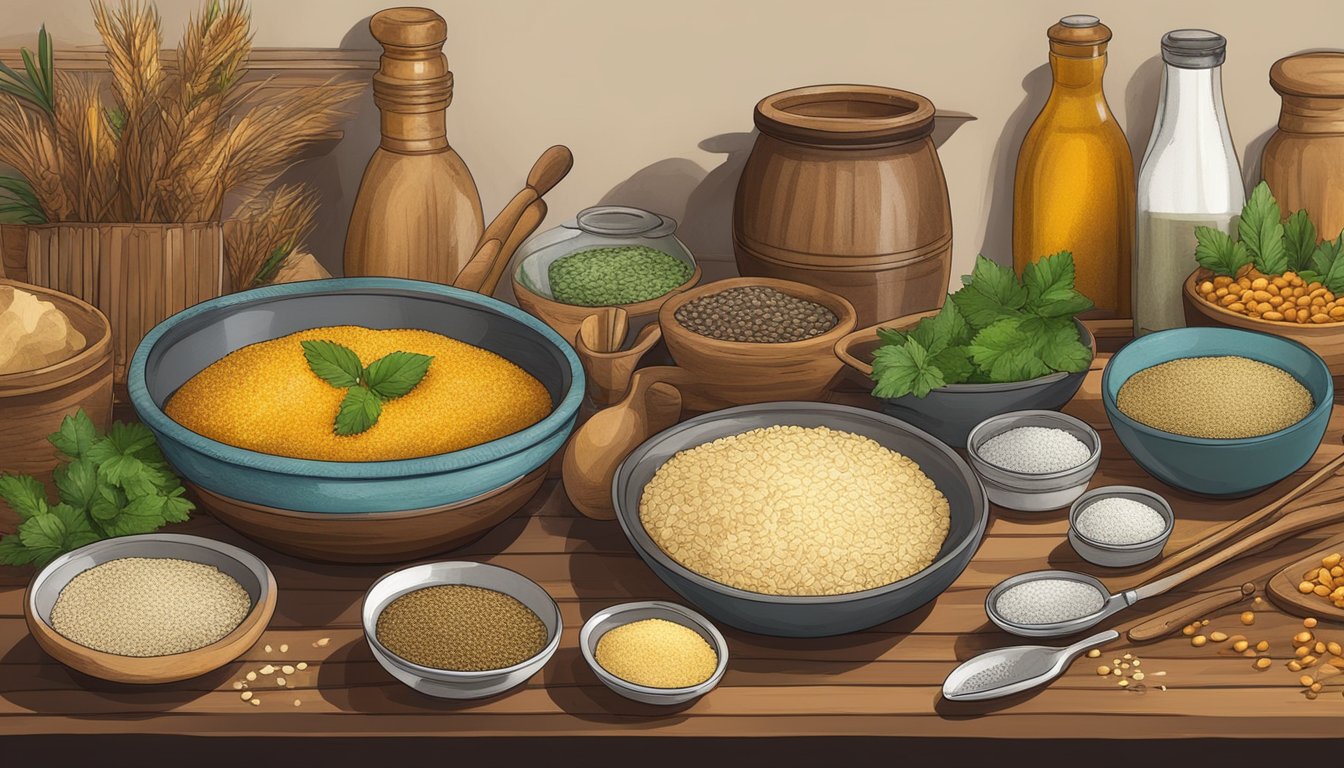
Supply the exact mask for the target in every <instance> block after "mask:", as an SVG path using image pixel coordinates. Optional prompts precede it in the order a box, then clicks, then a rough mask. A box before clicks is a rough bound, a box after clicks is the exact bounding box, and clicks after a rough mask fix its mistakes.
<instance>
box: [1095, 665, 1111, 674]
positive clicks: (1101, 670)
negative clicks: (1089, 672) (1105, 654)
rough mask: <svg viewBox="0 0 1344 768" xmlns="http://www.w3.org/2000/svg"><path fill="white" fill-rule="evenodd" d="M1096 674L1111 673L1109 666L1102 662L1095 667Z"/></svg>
mask: <svg viewBox="0 0 1344 768" xmlns="http://www.w3.org/2000/svg"><path fill="white" fill-rule="evenodd" d="M1097 674H1098V675H1102V676H1105V675H1109V674H1111V668H1110V667H1108V666H1106V665H1105V664H1102V665H1101V666H1100V667H1097Z"/></svg>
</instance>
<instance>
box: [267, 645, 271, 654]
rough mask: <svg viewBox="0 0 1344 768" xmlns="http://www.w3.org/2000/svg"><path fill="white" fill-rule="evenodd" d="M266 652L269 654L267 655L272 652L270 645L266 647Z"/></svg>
mask: <svg viewBox="0 0 1344 768" xmlns="http://www.w3.org/2000/svg"><path fill="white" fill-rule="evenodd" d="M266 652H267V653H270V652H271V646H269V645H268V646H266Z"/></svg>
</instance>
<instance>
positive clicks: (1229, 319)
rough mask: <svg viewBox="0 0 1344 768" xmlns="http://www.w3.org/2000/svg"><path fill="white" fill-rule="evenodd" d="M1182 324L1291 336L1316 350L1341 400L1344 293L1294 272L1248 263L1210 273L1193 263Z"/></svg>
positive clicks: (1186, 284) (1187, 281)
mask: <svg viewBox="0 0 1344 768" xmlns="http://www.w3.org/2000/svg"><path fill="white" fill-rule="evenodd" d="M1182 298H1183V299H1184V301H1185V324H1186V325H1188V326H1191V327H1200V326H1214V327H1217V326H1222V327H1226V328H1241V329H1243V330H1247V331H1259V332H1260V333H1269V334H1273V335H1275V336H1282V337H1284V338H1288V339H1292V340H1293V341H1296V342H1298V343H1300V344H1302V345H1304V346H1306V347H1308V348H1309V349H1311V351H1313V352H1315V353H1316V354H1318V355H1320V356H1321V358H1322V359H1323V360H1325V364H1326V365H1327V366H1328V367H1329V368H1330V375H1331V376H1333V377H1334V379H1335V384H1336V386H1335V392H1336V395H1335V400H1336V402H1341V403H1344V397H1342V396H1341V393H1340V385H1341V384H1344V296H1336V295H1335V294H1333V293H1331V292H1330V291H1328V290H1326V288H1325V287H1324V286H1322V285H1321V284H1319V283H1314V282H1313V283H1308V282H1307V281H1305V280H1303V279H1302V278H1301V277H1298V276H1297V275H1296V274H1294V273H1292V272H1285V273H1284V274H1282V275H1264V274H1261V273H1260V272H1258V271H1256V270H1254V269H1250V270H1247V271H1245V272H1244V274H1241V275H1238V276H1237V277H1236V278H1232V277H1226V276H1222V277H1214V275H1213V273H1211V272H1209V270H1207V269H1203V268H1200V269H1197V270H1195V271H1194V272H1192V273H1190V276H1189V277H1187V278H1186V280H1185V285H1184V286H1183V288H1182Z"/></svg>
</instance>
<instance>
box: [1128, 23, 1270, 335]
mask: <svg viewBox="0 0 1344 768" xmlns="http://www.w3.org/2000/svg"><path fill="white" fill-rule="evenodd" d="M1226 54H1227V40H1226V39H1225V38H1224V37H1223V36H1222V35H1219V34H1217V33H1214V32H1209V31H1207V30H1203V29H1178V30H1175V31H1173V32H1168V33H1167V34H1165V35H1163V36H1162V60H1163V61H1164V62H1165V64H1166V67H1165V72H1164V74H1163V78H1162V92H1161V95H1160V96H1159V99H1158V107H1157V117H1156V119H1155V120H1154V121H1153V135H1152V138H1151V139H1149V141H1148V150H1147V151H1146V152H1145V153H1144V155H1143V164H1142V165H1141V166H1140V168H1139V181H1138V184H1137V187H1136V189H1137V192H1138V201H1137V206H1136V208H1135V211H1136V214H1137V216H1136V223H1137V228H1138V237H1137V238H1136V245H1137V250H1136V252H1135V254H1134V273H1133V274H1134V286H1133V287H1134V334H1135V335H1136V336H1141V335H1143V334H1146V333H1152V332H1153V331H1160V330H1164V329H1166V328H1179V327H1181V326H1183V325H1185V314H1184V310H1183V309H1182V306H1181V286H1182V285H1183V283H1184V282H1185V279H1186V277H1188V276H1189V275H1190V273H1191V272H1192V271H1193V270H1194V269H1195V267H1197V266H1198V265H1197V264H1196V262H1195V227H1199V226H1205V227H1213V228H1215V229H1221V230H1223V231H1225V232H1227V233H1229V234H1231V233H1233V232H1234V229H1235V227H1236V221H1235V219H1236V217H1237V215H1238V214H1239V213H1240V212H1241V206H1242V204H1243V203H1244V202H1245V201H1246V188H1245V186H1243V184H1242V180H1241V167H1240V166H1239V165H1238V164H1237V153H1236V150H1235V148H1234V147H1233V146H1232V133H1231V131H1229V130H1228V127H1227V114H1226V113H1225V111H1224V109H1223V81H1222V64H1223V59H1224V58H1225V57H1226Z"/></svg>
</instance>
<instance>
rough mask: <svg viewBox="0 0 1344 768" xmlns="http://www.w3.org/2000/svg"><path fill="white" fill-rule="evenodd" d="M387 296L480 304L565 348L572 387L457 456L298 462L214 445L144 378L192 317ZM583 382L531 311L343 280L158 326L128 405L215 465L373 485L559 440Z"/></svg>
mask: <svg viewBox="0 0 1344 768" xmlns="http://www.w3.org/2000/svg"><path fill="white" fill-rule="evenodd" d="M388 291H402V292H407V293H413V294H420V295H422V296H424V295H428V297H429V298H431V299H436V298H440V297H442V298H453V299H459V300H464V301H465V302H467V303H468V304H472V305H475V308H476V309H477V310H478V311H479V310H485V311H490V312H494V313H496V314H499V315H503V316H504V317H507V318H509V319H510V320H514V321H516V322H518V323H521V324H522V325H524V326H525V327H527V328H528V329H529V330H531V331H533V332H534V333H537V334H539V335H540V336H541V337H542V338H543V339H544V340H545V341H546V342H548V343H549V344H550V345H551V346H553V347H555V348H556V349H558V350H559V351H560V353H561V355H562V356H563V357H564V359H565V362H566V363H567V364H568V365H569V372H570V385H569V389H568V390H567V391H566V392H565V393H564V395H563V396H562V397H561V398H560V402H558V403H556V404H555V407H554V408H553V409H552V410H551V412H550V413H549V414H547V415H546V417H545V418H543V419H542V420H541V421H538V422H537V423H536V424H533V425H531V426H529V427H526V428H524V429H521V430H519V431H517V432H514V433H512V434H509V435H505V436H503V437H500V438H497V439H495V440H491V441H489V442H485V443H481V444H480V445H475V446H472V447H470V448H464V449H462V450H459V451H450V452H448V453H439V454H434V455H431V456H421V457H418V458H413V459H394V460H387V461H321V460H318V459H297V458H292V457H289V456H276V455H274V454H269V453H262V452H260V451H252V450H248V449H246V448H238V447H236V446H232V445H229V444H227V443H222V442H220V441H218V440H213V439H211V438H208V437H206V436H204V435H201V434H199V433H197V432H193V431H191V430H190V429H187V428H186V427H184V426H182V425H181V424H178V423H177V422H176V421H173V420H172V419H171V418H170V417H169V416H168V415H167V414H166V413H164V412H163V409H161V408H160V407H159V406H158V405H157V404H155V402H154V400H153V398H152V397H150V394H149V387H148V384H147V383H146V380H145V366H146V364H147V362H148V360H149V355H150V352H151V351H152V350H153V349H154V347H155V346H156V345H157V344H158V342H159V340H160V339H162V338H163V336H164V335H165V334H166V333H167V332H169V331H170V330H172V329H173V328H175V327H177V326H178V325H180V324H181V323H183V322H185V321H187V320H191V319H193V318H195V317H197V316H199V315H203V314H205V313H208V312H217V311H225V310H230V309H232V308H234V307H237V306H238V305H247V304H251V303H254V302H260V301H269V300H273V299H283V298H288V297H292V296H309V295H318V296H322V295H349V294H359V293H362V292H374V293H382V294H384V295H387V292H388ZM391 295H396V294H391ZM585 384H586V382H585V379H584V373H583V365H582V364H581V363H580V362H579V357H578V354H577V353H575V351H574V348H573V347H572V346H570V344H569V343H568V342H566V341H565V340H564V339H563V338H561V337H560V334H558V333H556V332H555V331H554V330H553V329H552V328H551V327H550V326H548V325H546V324H545V323H543V322H542V321H541V320H538V319H537V318H535V317H533V316H532V315H530V314H528V313H527V312H524V311H523V310H521V309H519V308H518V307H515V306H512V305H510V304H506V303H504V302H502V301H500V300H499V299H496V298H493V297H490V296H485V295H483V294H480V293H476V292H475V291H468V290H465V289H462V288H455V287H453V286H448V285H440V284H438V283H427V282H423V281H420V280H406V279H402V278H395V277H342V278H331V279H327V280H308V281H304V282H298V283H285V284H283V285H269V286H263V287H261V288H253V289H251V290H247V291H239V292H238V293H231V294H226V295H224V296H220V297H218V298H214V299H210V300H209V301H205V302H202V303H200V304H197V305H195V306H192V307H189V308H187V309H184V310H182V311H181V312H178V313H177V314H175V315H173V316H171V317H169V318H168V319H167V320H164V321H163V322H161V323H159V324H158V325H156V326H154V328H153V329H151V330H150V332H149V333H147V334H146V335H145V338H144V339H142V340H141V342H140V344H139V346H137V347H136V350H135V356H134V357H133V358H132V359H131V367H130V371H129V373H128V375H127V386H128V389H129V391H130V398H131V403H132V405H133V406H134V407H135V411H136V413H137V414H138V415H139V416H140V418H141V419H142V420H143V421H144V422H145V423H146V424H148V425H149V426H150V427H151V428H152V429H153V430H154V431H155V432H158V433H161V434H163V435H166V436H167V438H168V439H170V440H173V441H175V442H177V443H180V444H181V445H183V446H185V447H186V448H188V449H190V450H193V451H196V452H198V453H201V454H204V455H206V456H208V457H210V458H212V459H215V460H216V461H221V462H224V463H226V464H231V465H235V466H245V467H250V468H254V469H261V470H264V471H267V472H273V473H275V474H281V475H290V476H297V477H317V478H325V479H339V480H372V479H388V478H395V477H412V476H418V475H435V474H442V473H445V472H452V471H456V470H461V469H467V468H470V467H476V466H480V465H481V464H485V463H488V462H491V461H495V460H498V459H500V458H502V457H504V456H509V455H512V454H515V453H518V452H520V451H524V450H527V449H528V448H531V447H533V446H535V445H536V444H538V443H540V442H542V441H544V440H545V439H547V438H548V437H550V436H552V435H554V434H555V433H556V432H557V431H560V430H563V429H564V428H565V424H566V423H567V422H569V421H570V420H571V419H573V418H574V416H575V414H576V413H577V412H578V409H579V404H580V403H581V402H582V400H583V396H584V389H585Z"/></svg>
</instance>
